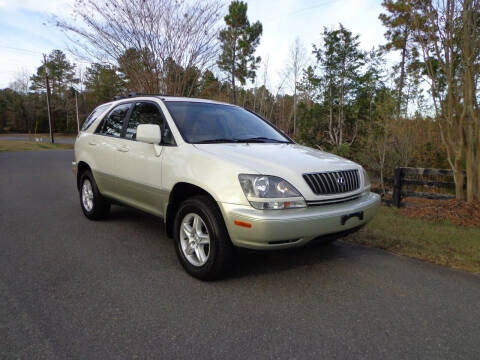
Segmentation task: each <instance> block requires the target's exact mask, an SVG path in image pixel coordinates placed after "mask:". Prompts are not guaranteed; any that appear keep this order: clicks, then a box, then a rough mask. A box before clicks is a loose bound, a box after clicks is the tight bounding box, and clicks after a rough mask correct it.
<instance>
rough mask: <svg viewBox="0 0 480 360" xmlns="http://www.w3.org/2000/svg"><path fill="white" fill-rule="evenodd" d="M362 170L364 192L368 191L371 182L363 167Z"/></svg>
mask: <svg viewBox="0 0 480 360" xmlns="http://www.w3.org/2000/svg"><path fill="white" fill-rule="evenodd" d="M362 170H363V190H364V191H365V192H367V191H370V188H371V187H372V183H371V182H370V176H368V173H367V172H366V171H365V169H364V168H362Z"/></svg>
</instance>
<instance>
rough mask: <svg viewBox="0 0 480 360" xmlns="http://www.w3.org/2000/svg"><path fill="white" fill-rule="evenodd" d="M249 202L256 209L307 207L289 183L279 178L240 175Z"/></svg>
mask: <svg viewBox="0 0 480 360" xmlns="http://www.w3.org/2000/svg"><path fill="white" fill-rule="evenodd" d="M238 179H239V180H240V185H241V186H242V190H243V192H244V194H245V196H246V197H247V200H248V201H249V202H250V204H251V205H252V206H253V207H254V208H255V209H261V210H266V209H276V210H277V209H290V208H301V207H306V206H307V205H306V203H305V199H304V198H303V197H302V195H301V194H300V193H299V192H298V190H297V189H295V188H294V187H293V186H292V185H291V184H290V183H289V182H287V181H285V180H283V179H282V178H279V177H277V176H269V175H248V174H240V175H238Z"/></svg>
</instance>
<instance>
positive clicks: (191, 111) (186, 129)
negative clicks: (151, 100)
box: [165, 101, 291, 144]
mask: <svg viewBox="0 0 480 360" xmlns="http://www.w3.org/2000/svg"><path fill="white" fill-rule="evenodd" d="M165 105H166V106H167V108H168V111H170V114H171V115H172V117H173V120H174V121H175V123H176V124H177V127H178V129H179V131H180V133H181V134H182V136H183V138H184V139H185V141H187V142H189V143H194V144H206V143H227V142H262V143H263V142H265V143H290V142H291V141H290V140H289V139H288V138H286V137H285V136H284V135H282V134H281V133H280V132H279V131H278V130H276V129H275V128H274V127H273V126H271V125H270V124H268V123H267V122H266V121H264V120H262V119H261V118H259V117H258V116H256V115H254V114H252V113H250V112H248V111H246V110H244V109H242V108H239V107H236V106H230V105H222V104H211V103H201V102H191V101H166V102H165Z"/></svg>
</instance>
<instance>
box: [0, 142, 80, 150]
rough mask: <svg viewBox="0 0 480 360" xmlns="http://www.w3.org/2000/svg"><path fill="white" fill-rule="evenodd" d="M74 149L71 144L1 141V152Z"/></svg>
mask: <svg viewBox="0 0 480 360" xmlns="http://www.w3.org/2000/svg"><path fill="white" fill-rule="evenodd" d="M52 149H56V150H59V149H73V145H70V144H50V143H42V142H33V141H16V140H0V152H5V151H29V150H52Z"/></svg>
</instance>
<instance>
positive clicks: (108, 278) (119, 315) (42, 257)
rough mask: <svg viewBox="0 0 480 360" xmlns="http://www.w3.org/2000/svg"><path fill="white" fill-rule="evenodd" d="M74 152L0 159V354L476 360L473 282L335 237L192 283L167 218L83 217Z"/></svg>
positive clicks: (479, 290)
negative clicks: (92, 219) (333, 242)
mask: <svg viewBox="0 0 480 360" xmlns="http://www.w3.org/2000/svg"><path fill="white" fill-rule="evenodd" d="M72 156H73V155H72V152H71V151H69V150H66V151H53V150H51V151H41V152H22V153H2V154H0V169H1V170H0V171H1V173H0V174H1V176H0V230H1V232H0V237H1V239H0V358H23V359H37V358H46V359H56V358H58V359H66V358H69V359H70V358H71V359H132V358H134V357H139V358H157V359H172V358H187V359H193V358H195V359H214V358H220V359H227V358H228V359H249V358H257V359H265V358H276V359H277V358H284V359H293V358H298V359H305V358H313V359H332V358H338V359H479V358H480V303H479V301H480V278H479V277H477V276H473V275H470V274H466V273H463V272H458V271H453V270H450V269H447V268H442V267H439V266H435V265H431V264H427V263H423V262H419V261H416V260H411V259H408V258H403V257H398V256H393V255H390V254H388V253H385V252H382V251H377V250H372V249H366V248H363V247H358V246H353V245H348V244H345V243H341V242H339V243H338V244H336V245H333V246H332V247H330V248H324V247H321V246H314V247H307V248H301V249H297V250H293V251H289V252H275V253H261V254H246V253H243V254H240V255H239V256H238V258H237V265H236V268H235V270H234V271H233V273H232V274H231V276H230V277H229V278H228V279H225V280H222V281H218V282H213V283H204V282H200V281H197V280H194V279H193V278H191V277H189V276H188V275H187V274H186V273H185V272H184V271H183V270H182V268H181V267H180V265H179V263H178V262H177V259H176V257H175V252H174V249H173V246H172V243H171V240H169V239H167V238H166V237H165V233H164V230H163V226H162V223H161V221H159V220H157V219H155V218H152V217H149V216H146V215H142V214H138V213H136V212H134V211H132V210H128V209H124V208H121V207H113V208H112V214H111V219H110V220H109V221H105V222H90V221H88V220H87V219H85V217H84V216H83V214H82V213H81V210H80V206H79V204H78V199H77V193H76V190H75V186H74V179H73V175H72V173H71V170H70V162H71V160H72Z"/></svg>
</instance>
